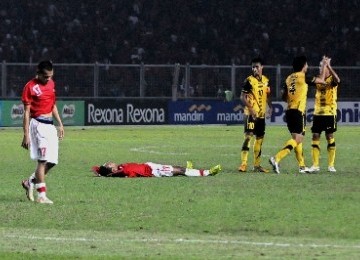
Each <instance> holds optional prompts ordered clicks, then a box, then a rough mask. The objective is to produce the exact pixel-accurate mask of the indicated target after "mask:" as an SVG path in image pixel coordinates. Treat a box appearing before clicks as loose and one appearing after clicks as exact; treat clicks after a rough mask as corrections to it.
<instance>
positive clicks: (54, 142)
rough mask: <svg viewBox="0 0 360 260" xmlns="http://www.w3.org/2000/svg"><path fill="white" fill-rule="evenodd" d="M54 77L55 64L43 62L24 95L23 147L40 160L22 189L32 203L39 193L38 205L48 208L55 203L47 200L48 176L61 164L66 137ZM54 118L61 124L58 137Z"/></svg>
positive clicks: (26, 87) (25, 88) (33, 157)
mask: <svg viewBox="0 0 360 260" xmlns="http://www.w3.org/2000/svg"><path fill="white" fill-rule="evenodd" d="M53 75H54V70H53V65H52V62H51V61H41V62H40V63H39V64H38V66H37V73H36V77H35V78H33V79H31V80H30V81H29V82H28V83H26V85H25V87H24V89H23V92H22V102H23V104H24V120H23V130H24V137H23V140H22V143H21V146H22V147H23V148H24V149H27V150H30V157H31V159H33V160H37V167H36V169H35V172H34V173H33V174H32V175H31V176H30V177H29V178H28V179H26V180H23V181H22V186H23V187H24V189H25V190H26V195H27V197H28V199H29V200H31V201H34V200H35V199H34V194H33V192H34V189H36V190H37V192H38V197H37V199H36V201H37V202H39V203H48V204H52V203H53V202H52V201H51V200H50V199H48V198H47V196H46V184H45V175H46V174H47V173H48V172H49V170H50V169H51V168H52V167H54V166H55V165H56V164H57V163H58V148H59V138H60V139H62V138H63V137H64V127H63V124H62V121H61V118H60V116H59V112H58V109H57V106H56V103H55V102H56V101H55V100H56V98H55V83H54V81H53V80H52V77H53ZM53 118H55V120H56V121H57V123H58V126H59V134H58V132H57V129H56V127H55V126H54V124H53Z"/></svg>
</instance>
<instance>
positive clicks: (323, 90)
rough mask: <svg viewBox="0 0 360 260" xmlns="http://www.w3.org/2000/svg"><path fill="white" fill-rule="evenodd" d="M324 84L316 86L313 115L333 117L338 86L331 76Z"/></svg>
mask: <svg viewBox="0 0 360 260" xmlns="http://www.w3.org/2000/svg"><path fill="white" fill-rule="evenodd" d="M325 82H326V85H324V84H316V94H315V109H314V110H315V111H314V115H324V116H335V115H336V113H337V112H336V109H337V103H336V101H337V88H338V84H337V83H336V82H335V80H334V78H333V76H331V75H330V76H329V77H327V78H326V79H325Z"/></svg>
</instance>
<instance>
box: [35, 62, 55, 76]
mask: <svg viewBox="0 0 360 260" xmlns="http://www.w3.org/2000/svg"><path fill="white" fill-rule="evenodd" d="M45 70H47V71H52V70H53V64H52V62H51V61H49V60H44V61H40V63H39V64H38V65H37V73H38V74H44V73H45Z"/></svg>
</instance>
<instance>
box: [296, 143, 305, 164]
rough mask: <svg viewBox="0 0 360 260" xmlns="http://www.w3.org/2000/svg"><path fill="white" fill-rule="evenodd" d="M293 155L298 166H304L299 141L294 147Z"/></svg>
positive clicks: (301, 145) (301, 146)
mask: <svg viewBox="0 0 360 260" xmlns="http://www.w3.org/2000/svg"><path fill="white" fill-rule="evenodd" d="M294 151H295V157H296V160H297V161H298V163H299V167H305V159H304V153H303V144H302V143H299V144H298V145H297V146H296V147H295V148H294Z"/></svg>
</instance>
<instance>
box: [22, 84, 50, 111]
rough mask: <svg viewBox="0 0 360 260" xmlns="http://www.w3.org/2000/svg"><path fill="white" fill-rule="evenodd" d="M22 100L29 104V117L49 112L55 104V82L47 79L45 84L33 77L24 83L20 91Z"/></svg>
mask: <svg viewBox="0 0 360 260" xmlns="http://www.w3.org/2000/svg"><path fill="white" fill-rule="evenodd" d="M21 100H22V102H23V104H24V105H30V117H32V118H36V117H38V116H40V115H42V114H48V113H51V111H52V110H53V108H54V105H55V83H54V81H53V80H49V81H48V82H47V83H46V84H45V85H43V84H41V83H40V82H39V80H38V79H36V78H34V79H32V80H30V81H29V82H28V83H26V85H25V87H24V89H23V92H22V98H21Z"/></svg>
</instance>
